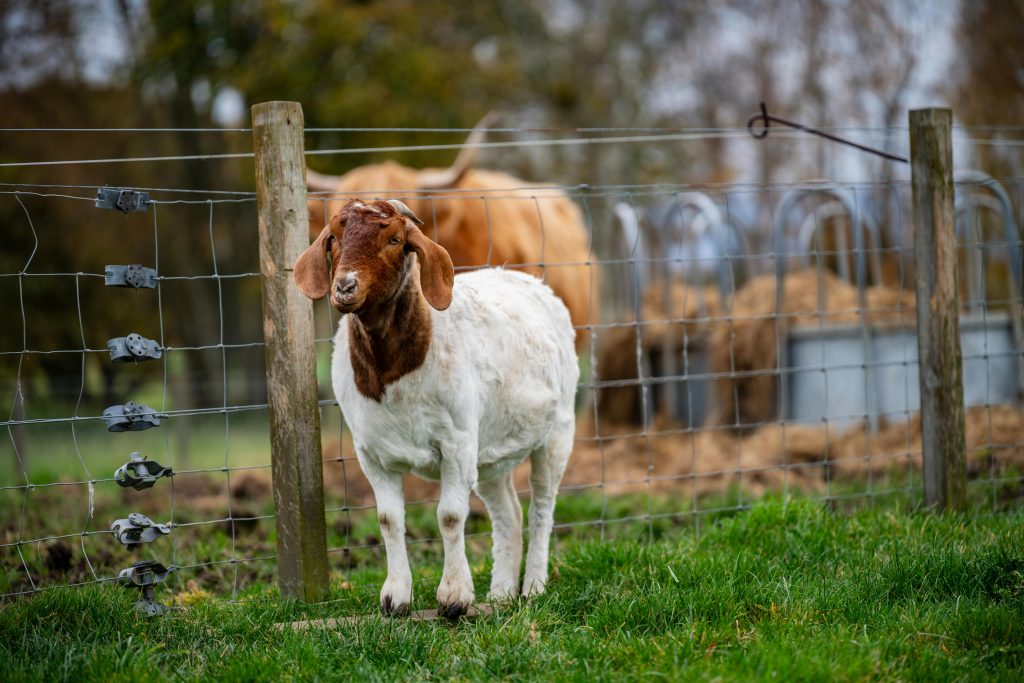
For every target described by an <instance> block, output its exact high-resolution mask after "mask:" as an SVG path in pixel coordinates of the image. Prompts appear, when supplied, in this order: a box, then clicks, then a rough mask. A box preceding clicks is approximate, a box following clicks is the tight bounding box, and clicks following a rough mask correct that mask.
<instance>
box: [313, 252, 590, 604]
mask: <svg viewBox="0 0 1024 683" xmlns="http://www.w3.org/2000/svg"><path fill="white" fill-rule="evenodd" d="M349 318H350V316H345V317H343V318H342V320H341V323H340V324H339V325H338V332H337V334H336V336H335V338H334V345H335V347H334V357H333V363H332V381H333V385H334V393H335V396H336V398H337V400H338V403H339V404H340V406H341V410H342V413H343V414H344V416H345V421H346V423H347V424H348V427H349V429H350V430H351V432H352V437H353V441H354V443H355V447H356V453H357V455H358V457H359V462H360V465H361V466H362V467H363V470H364V472H365V473H366V475H367V477H368V479H369V480H370V483H371V485H373V487H374V492H375V494H376V496H377V505H378V510H379V513H380V514H381V518H382V525H381V526H382V534H383V535H384V536H385V541H387V540H388V536H389V531H391V532H392V535H393V534H394V533H397V531H398V530H399V529H398V528H397V527H394V526H392V522H393V521H396V520H390V518H389V517H388V516H387V511H388V510H395V513H396V514H397V513H398V511H399V510H401V509H402V508H401V506H402V505H403V501H402V500H397V501H396V500H392V498H394V497H395V496H396V495H397V496H399V497H400V496H401V488H400V484H399V487H398V489H397V491H396V489H395V487H394V485H393V483H387V482H385V479H389V480H390V481H391V482H393V480H394V475H400V474H401V473H404V472H409V471H412V472H413V473H415V474H417V475H420V476H422V477H425V478H429V479H441V483H442V492H441V501H440V502H439V507H438V518H439V520H441V519H442V517H443V515H444V514H447V513H448V512H449V510H448V509H447V508H451V510H452V511H453V512H452V514H456V516H458V517H463V515H461V514H457V513H458V512H460V511H461V509H462V507H463V506H462V502H461V495H460V493H459V492H460V491H461V490H462V489H465V491H466V494H467V495H466V497H467V500H466V505H467V506H468V491H469V489H474V488H475V489H477V491H478V493H479V494H480V495H481V497H482V498H484V501H485V503H487V506H488V509H489V510H490V511H491V516H492V520H493V522H494V539H495V560H496V563H495V575H494V580H493V581H492V590H491V592H492V597H499V596H500V594H508V593H515V592H517V591H518V586H519V582H518V578H519V575H518V572H519V561H520V558H521V548H522V539H521V525H522V519H521V516H522V513H521V510H520V508H519V503H518V498H515V493H514V489H511V475H510V473H511V470H512V469H513V468H514V467H515V466H516V465H517V464H519V463H520V462H522V461H523V460H524V459H525V458H527V457H530V456H532V458H531V462H532V465H533V473H532V477H531V480H532V483H533V488H534V497H535V501H536V499H537V495H538V489H542V490H543V494H542V497H543V498H544V499H547V498H550V507H551V508H553V505H554V495H555V491H556V490H557V486H558V482H559V481H560V480H561V475H562V472H563V470H564V468H565V463H566V461H567V459H568V456H569V453H570V452H571V450H572V441H573V434H574V429H575V411H574V403H575V392H576V384H577V381H578V379H579V367H578V365H577V361H576V354H575V350H574V342H573V339H574V333H573V328H572V324H571V322H570V319H569V313H568V311H567V310H566V308H565V305H564V304H563V303H562V302H561V300H559V299H558V298H557V297H555V295H554V294H553V293H552V291H551V290H550V289H549V288H548V287H547V286H546V285H545V284H543V283H542V282H540V281H539V280H538V279H537V278H535V277H532V276H530V275H525V274H523V273H519V272H515V271H507V270H501V269H488V270H479V271H474V272H470V273H465V274H462V275H459V276H458V277H456V278H455V285H454V288H453V290H452V303H451V305H450V306H449V308H448V309H446V310H444V311H436V310H433V309H431V318H432V331H431V338H430V346H429V349H428V352H427V356H426V359H425V361H424V363H423V365H421V366H420V367H419V368H417V369H416V370H414V371H413V372H411V373H409V374H406V375H404V376H403V377H401V378H399V379H398V380H396V381H395V382H393V383H391V384H389V385H388V386H387V387H386V389H385V392H384V396H383V398H382V399H381V400H380V402H377V401H373V400H371V399H368V398H366V397H365V396H363V395H362V394H361V393H359V391H358V389H357V388H356V384H355V380H354V373H353V369H352V363H351V358H350V353H349V332H348V325H349V322H350V320H349ZM449 489H450V490H453V491H454V493H452V495H451V496H448V495H446V494H447V493H448V492H449ZM510 490H511V494H510V493H509V491H510ZM510 498H515V500H514V501H513V500H511V499H510ZM446 499H450V500H446ZM545 507H548V506H547V505H541V506H540V509H541V510H543V509H544V508H545ZM516 511H518V517H519V519H518V520H517V519H516ZM547 516H548V517H550V510H549V511H548V515H547ZM533 517H534V515H533V514H531V534H532V533H534V530H533V522H534V520H533ZM463 521H464V519H463ZM539 524H540V527H539V528H537V529H536V533H538V534H541V535H543V536H544V537H545V538H544V539H543V542H542V543H540V542H538V549H537V552H534V546H533V544H534V541H533V540H532V536H531V546H530V553H529V555H528V557H527V570H526V583H525V587H526V589H527V590H528V591H533V592H537V591H539V590H543V585H544V582H545V581H546V579H547V542H548V537H549V536H550V533H551V528H550V526H551V525H550V519H549V520H548V521H547V522H543V520H541V521H540V522H539ZM444 526H445V525H444V524H443V523H442V536H445V531H446V530H445V528H444ZM385 527H388V528H387V529H385ZM401 531H402V532H403V533H404V528H402V529H401ZM461 533H462V531H461V528H460V529H459V535H458V542H459V543H461ZM517 533H518V534H519V541H518V546H519V549H518V551H517V550H516V548H515V542H516V540H515V536H516V534H517ZM392 540H393V541H394V543H395V544H397V543H398V539H392ZM449 540H451V545H452V546H453V547H454V544H455V543H456V540H457V539H455V538H454V537H453V538H452V539H449V538H448V537H447V536H445V549H446V562H445V575H446V576H447V575H448V574H449V569H451V571H452V573H454V574H460V575H462V576H459V577H455V578H454V579H453V581H455V582H456V583H460V584H464V583H465V582H466V581H469V577H468V566H466V567H465V571H462V568H461V567H456V566H452V567H449V560H448V550H449ZM499 546H505V547H504V548H499ZM392 547H393V545H392V544H391V543H389V544H388V565H389V572H388V583H393V579H394V580H395V581H397V583H399V584H401V585H400V587H399V588H395V587H394V586H392V592H394V593H396V595H394V596H391V597H392V599H393V600H395V604H398V603H399V602H402V600H403V599H404V598H405V597H406V595H405V593H406V585H405V584H406V580H407V579H408V580H409V581H410V582H409V586H408V589H409V590H410V591H411V576H408V577H406V576H404V575H405V574H408V569H407V565H406V566H405V568H404V569H403V567H402V565H403V563H405V562H406V561H405V559H404V557H403V558H401V561H397V560H396V563H393V561H392V560H393V558H392V557H391V555H392V552H391V550H392ZM394 549H395V550H396V551H397V550H398V549H399V548H398V546H397V545H394ZM499 551H501V552H499ZM401 552H402V554H403V555H404V544H402V546H401ZM461 552H463V553H464V551H461ZM499 555H503V556H507V557H505V561H506V563H513V562H514V564H515V567H514V568H513V567H507V566H504V567H499V566H498V560H499V559H500V558H499ZM457 561H458V558H454V559H453V562H456V564H457V563H458V562H457ZM464 561H465V558H464V554H463V556H462V562H463V563H464ZM531 562H532V564H531ZM540 562H543V566H537V565H538V563H540ZM393 564H396V566H393ZM392 569H395V570H396V573H397V574H399V575H403V576H399V577H398V578H397V579H396V578H395V576H393V573H392ZM388 583H386V584H385V590H384V591H383V592H382V599H383V598H384V597H387V596H385V595H384V594H385V593H387V592H388V590H389V586H388ZM444 588H445V580H444V579H443V580H442V588H441V589H439V591H438V599H439V601H440V602H442V604H446V603H449V602H452V601H451V600H447V599H446V597H452V596H447V594H445V595H442V592H443V589H444ZM452 590H453V591H454V594H453V596H454V602H465V597H466V590H467V588H466V586H465V585H458V586H455V587H453V588H452ZM468 591H469V596H470V598H469V599H472V597H471V596H472V583H471V581H469V587H468ZM409 598H410V599H411V594H410V595H409Z"/></svg>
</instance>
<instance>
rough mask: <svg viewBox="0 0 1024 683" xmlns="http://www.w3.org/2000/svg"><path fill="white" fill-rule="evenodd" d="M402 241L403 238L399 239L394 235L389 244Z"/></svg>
mask: <svg viewBox="0 0 1024 683" xmlns="http://www.w3.org/2000/svg"><path fill="white" fill-rule="evenodd" d="M401 243H402V240H400V239H398V238H397V237H392V238H391V239H389V240H388V244H401Z"/></svg>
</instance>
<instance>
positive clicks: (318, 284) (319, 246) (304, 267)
mask: <svg viewBox="0 0 1024 683" xmlns="http://www.w3.org/2000/svg"><path fill="white" fill-rule="evenodd" d="M332 222H333V221H332ZM330 238H331V226H330V225H328V226H327V227H325V228H324V229H323V230H321V231H320V235H319V236H318V237H317V238H316V239H315V240H313V244H311V245H309V247H308V248H307V249H306V251H304V252H302V254H301V255H300V256H299V258H298V259H296V260H295V268H294V269H293V275H294V276H295V284H297V285H298V286H299V291H301V292H302V293H303V294H305V295H306V296H308V297H309V298H310V299H315V300H318V299H323V298H324V297H325V296H327V290H328V289H330V286H331V276H330V273H328V272H327V251H328V250H329V249H330Z"/></svg>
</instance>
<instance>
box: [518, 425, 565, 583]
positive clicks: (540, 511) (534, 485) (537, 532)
mask: <svg viewBox="0 0 1024 683" xmlns="http://www.w3.org/2000/svg"><path fill="white" fill-rule="evenodd" d="M572 440H573V431H572V429H569V430H568V431H567V432H565V433H563V434H561V435H559V436H556V437H554V438H553V439H552V440H551V441H550V442H549V443H548V445H547V447H546V448H541V449H539V450H536V451H534V452H533V453H531V454H530V490H531V498H530V512H529V516H530V544H529V548H528V549H527V551H526V573H525V575H524V576H523V595H525V596H527V597H529V596H531V595H537V594H538V593H543V592H544V587H545V586H546V585H547V582H548V549H549V547H550V543H551V530H552V529H553V528H554V523H555V498H556V497H557V496H558V486H559V484H560V483H561V482H562V473H563V472H565V465H566V463H568V462H569V455H570V454H571V453H572Z"/></svg>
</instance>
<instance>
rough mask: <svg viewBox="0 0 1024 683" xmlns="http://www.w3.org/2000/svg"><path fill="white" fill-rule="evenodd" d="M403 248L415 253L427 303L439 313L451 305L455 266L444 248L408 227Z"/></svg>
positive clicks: (419, 231) (415, 228) (413, 228)
mask: <svg viewBox="0 0 1024 683" xmlns="http://www.w3.org/2000/svg"><path fill="white" fill-rule="evenodd" d="M405 246H406V248H407V249H411V250H412V251H415V252H416V257H417V259H419V262H420V288H421V289H422V290H423V296H425V297H426V298H427V303H428V304H430V305H431V306H433V307H434V308H436V309H437V310H439V311H443V310H444V309H446V308H448V307H449V306H451V304H452V286H454V284H455V266H453V265H452V258H451V256H449V255H448V252H447V251H445V249H444V247H442V246H441V245H440V244H437V243H436V242H434V241H432V240H430V239H429V238H428V237H427V236H426V235H424V234H423V231H422V230H420V229H419V228H417V227H416V226H413V225H410V226H409V230H408V232H407V233H406V239H405Z"/></svg>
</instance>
